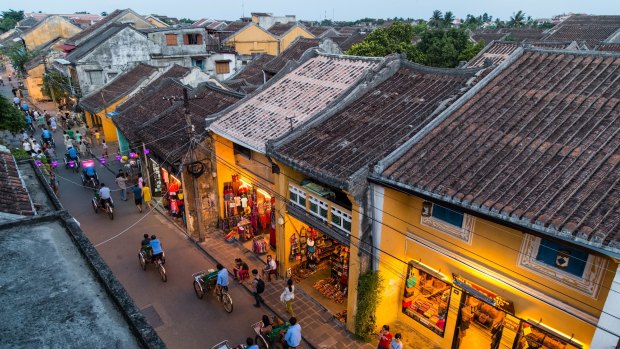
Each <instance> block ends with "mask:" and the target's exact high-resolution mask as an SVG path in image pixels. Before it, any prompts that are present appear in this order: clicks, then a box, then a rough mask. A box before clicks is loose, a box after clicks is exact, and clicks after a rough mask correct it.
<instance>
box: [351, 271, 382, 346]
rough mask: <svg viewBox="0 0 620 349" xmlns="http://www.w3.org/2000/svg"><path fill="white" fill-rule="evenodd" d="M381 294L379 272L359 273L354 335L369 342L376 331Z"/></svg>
mask: <svg viewBox="0 0 620 349" xmlns="http://www.w3.org/2000/svg"><path fill="white" fill-rule="evenodd" d="M382 294H383V278H382V277H381V274H379V272H372V271H371V272H367V273H365V274H363V275H360V278H359V280H358V282H357V313H356V314H355V336H356V337H357V338H359V339H361V340H363V341H366V342H369V341H370V340H371V339H372V338H374V334H376V333H377V321H376V312H377V306H378V305H379V303H380V302H381V295H382Z"/></svg>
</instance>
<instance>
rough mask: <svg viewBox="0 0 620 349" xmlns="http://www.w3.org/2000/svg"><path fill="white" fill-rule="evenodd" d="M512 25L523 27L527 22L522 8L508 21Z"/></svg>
mask: <svg viewBox="0 0 620 349" xmlns="http://www.w3.org/2000/svg"><path fill="white" fill-rule="evenodd" d="M508 23H509V25H510V26H511V27H522V26H523V25H524V24H525V13H524V12H523V11H521V10H519V11H517V13H515V14H514V15H513V16H512V17H510V22H508Z"/></svg>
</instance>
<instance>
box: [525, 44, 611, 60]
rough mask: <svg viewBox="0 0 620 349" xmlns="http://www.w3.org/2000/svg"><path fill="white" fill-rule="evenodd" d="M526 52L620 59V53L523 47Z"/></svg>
mask: <svg viewBox="0 0 620 349" xmlns="http://www.w3.org/2000/svg"><path fill="white" fill-rule="evenodd" d="M523 49H524V50H525V51H526V52H536V53H550V54H560V55H575V56H592V57H620V52H609V51H594V50H562V49H553V48H540V47H531V46H530V47H523Z"/></svg>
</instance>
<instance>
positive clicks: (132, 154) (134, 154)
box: [129, 152, 138, 159]
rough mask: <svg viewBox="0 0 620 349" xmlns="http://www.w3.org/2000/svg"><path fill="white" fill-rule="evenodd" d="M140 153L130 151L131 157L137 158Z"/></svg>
mask: <svg viewBox="0 0 620 349" xmlns="http://www.w3.org/2000/svg"><path fill="white" fill-rule="evenodd" d="M137 156H138V155H137V154H136V153H134V152H131V153H129V157H130V158H132V159H135V158H136V157H137Z"/></svg>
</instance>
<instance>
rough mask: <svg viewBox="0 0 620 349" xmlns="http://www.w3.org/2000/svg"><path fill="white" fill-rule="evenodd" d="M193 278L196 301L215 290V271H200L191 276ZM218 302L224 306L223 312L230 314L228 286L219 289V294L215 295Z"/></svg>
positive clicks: (230, 303)
mask: <svg viewBox="0 0 620 349" xmlns="http://www.w3.org/2000/svg"><path fill="white" fill-rule="evenodd" d="M192 277H193V278H194V292H195V293H196V297H198V299H202V298H204V295H205V293H207V292H208V293H211V290H213V289H214V288H215V283H216V279H217V271H215V270H213V269H209V270H208V271H206V272H205V271H200V272H197V273H194V274H192ZM216 298H217V300H218V302H220V303H222V304H223V305H224V310H226V312H227V313H232V311H233V301H232V298H231V297H230V295H229V294H228V286H223V287H221V288H220V292H219V293H218V294H217V295H216Z"/></svg>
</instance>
